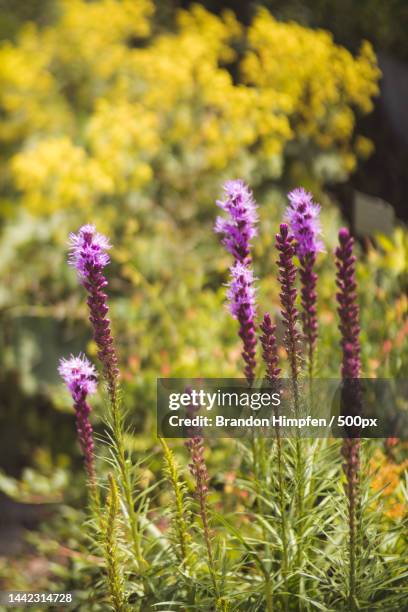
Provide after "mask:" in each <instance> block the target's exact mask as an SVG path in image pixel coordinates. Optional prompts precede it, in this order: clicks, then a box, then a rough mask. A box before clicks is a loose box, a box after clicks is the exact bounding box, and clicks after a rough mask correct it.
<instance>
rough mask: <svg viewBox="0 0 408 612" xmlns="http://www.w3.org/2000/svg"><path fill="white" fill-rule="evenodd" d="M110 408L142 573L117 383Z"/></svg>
mask: <svg viewBox="0 0 408 612" xmlns="http://www.w3.org/2000/svg"><path fill="white" fill-rule="evenodd" d="M109 396H110V407H111V417H112V433H113V438H114V441H115V451H116V459H117V463H118V467H119V474H120V483H121V486H122V490H123V495H124V498H125V502H126V509H127V514H128V519H129V527H130V533H131V538H132V548H133V553H134V555H135V558H136V561H137V564H138V568H139V571H140V572H141V573H143V572H144V570H145V569H146V567H147V562H146V561H145V559H144V558H143V555H142V549H141V537H140V532H139V527H138V522H139V516H138V513H137V512H136V510H135V503H134V499H133V491H132V478H131V474H130V465H129V461H128V459H127V457H126V452H125V444H124V439H123V418H122V415H121V412H120V402H119V398H118V388H117V383H116V382H115V383H114V384H113V385H109Z"/></svg>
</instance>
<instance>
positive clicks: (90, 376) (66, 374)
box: [58, 354, 97, 402]
mask: <svg viewBox="0 0 408 612" xmlns="http://www.w3.org/2000/svg"><path fill="white" fill-rule="evenodd" d="M58 373H59V374H60V376H61V378H62V379H63V380H64V382H65V384H66V385H67V388H68V390H69V392H70V393H71V395H72V397H73V399H74V401H75V402H77V401H80V400H81V399H85V397H86V396H87V395H92V394H93V393H95V392H96V381H97V373H96V370H95V367H94V366H93V365H92V364H91V363H90V361H89V360H88V359H87V358H86V357H85V355H82V354H80V355H78V357H74V356H73V355H71V357H70V358H69V359H60V365H59V368H58Z"/></svg>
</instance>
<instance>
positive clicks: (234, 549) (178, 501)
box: [58, 180, 402, 612]
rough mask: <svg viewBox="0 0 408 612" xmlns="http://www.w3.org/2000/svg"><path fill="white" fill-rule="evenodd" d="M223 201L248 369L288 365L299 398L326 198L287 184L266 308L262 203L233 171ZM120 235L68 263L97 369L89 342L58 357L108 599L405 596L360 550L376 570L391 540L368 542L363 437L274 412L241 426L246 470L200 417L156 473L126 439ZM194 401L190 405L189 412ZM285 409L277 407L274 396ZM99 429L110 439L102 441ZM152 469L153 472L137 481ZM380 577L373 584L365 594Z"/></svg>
mask: <svg viewBox="0 0 408 612" xmlns="http://www.w3.org/2000/svg"><path fill="white" fill-rule="evenodd" d="M217 205H218V207H219V208H220V209H221V210H222V212H223V214H222V215H220V216H218V217H217V219H216V222H215V227H214V231H215V232H216V233H217V234H219V235H220V236H221V242H222V245H223V246H224V247H225V249H226V251H227V252H228V254H229V255H230V256H231V263H230V267H229V279H228V282H227V283H226V300H227V302H228V307H229V313H230V316H231V319H232V321H231V325H235V326H236V330H237V343H238V345H240V346H241V355H242V359H243V374H244V377H245V379H246V382H247V384H248V385H249V386H251V387H255V386H256V385H257V384H258V379H259V377H262V376H264V377H265V379H266V382H267V384H268V385H269V386H270V387H271V388H273V389H278V388H279V385H280V381H281V377H282V375H287V376H289V379H290V381H291V385H292V394H291V397H292V401H293V411H294V414H298V413H299V411H300V408H301V407H300V404H299V402H300V400H299V398H300V391H299V390H300V388H301V386H302V381H303V379H307V380H313V378H314V377H315V376H316V374H318V372H319V364H318V363H317V360H316V351H317V346H318V340H319V337H318V329H319V328H318V314H319V312H318V302H317V293H318V287H319V282H318V281H319V274H318V269H317V268H316V262H317V258H318V256H320V255H322V257H323V254H325V253H326V249H325V247H324V245H323V232H322V228H321V225H320V206H319V205H318V204H316V203H315V202H314V200H313V197H312V195H311V194H310V193H308V192H306V191H305V190H304V189H301V188H299V189H295V190H293V191H291V192H290V193H289V194H288V206H287V208H286V212H285V214H284V216H283V219H282V223H281V224H280V225H279V227H278V228H277V232H276V234H275V241H274V247H273V248H274V257H273V258H271V262H273V261H274V264H273V263H272V264H271V265H275V267H274V276H275V281H276V285H275V286H276V300H275V303H274V304H271V305H270V306H271V307H270V308H269V309H268V312H265V313H263V314H262V313H261V315H260V311H261V310H262V308H261V306H260V303H259V301H258V300H259V292H260V291H259V289H258V288H257V287H256V281H257V279H256V277H255V275H254V269H253V256H252V245H253V241H254V239H255V238H256V237H257V234H258V228H257V224H258V221H259V219H258V206H257V204H256V202H255V199H254V196H253V194H252V192H251V190H250V189H249V187H248V186H247V185H246V184H245V183H244V182H243V181H242V180H231V181H227V182H226V183H225V185H224V195H223V199H221V200H219V201H217ZM338 241H339V243H338V246H337V248H336V250H335V257H334V262H331V263H333V271H334V264H335V266H336V267H337V274H336V275H334V274H332V277H333V285H334V282H335V283H336V284H337V294H336V300H337V314H338V319H339V325H338V331H339V340H338V348H336V347H335V346H334V347H333V351H334V352H338V354H339V357H340V358H341V366H340V368H339V373H340V375H341V377H342V378H343V380H344V381H350V380H354V379H357V378H358V377H359V376H360V375H361V371H362V362H361V343H360V316H359V315H360V312H359V305H358V282H357V279H356V256H355V254H354V252H353V251H354V248H355V245H354V240H353V238H352V236H351V234H350V232H349V230H347V229H345V228H343V229H341V230H340V232H339V236H338ZM112 248H113V247H112V246H111V244H110V240H109V239H108V238H107V237H106V236H104V235H103V234H100V233H99V232H98V231H97V229H96V227H95V226H94V225H84V226H82V227H81V228H80V229H79V230H78V231H77V232H76V233H72V234H71V235H70V240H69V258H68V263H69V264H70V265H71V266H73V267H74V268H75V270H76V272H77V275H78V280H79V283H80V285H81V287H82V290H83V291H85V293H86V301H87V306H88V311H89V321H90V324H91V327H92V334H93V339H94V342H95V345H96V347H97V357H98V361H99V367H100V372H101V374H100V375H99V376H98V374H97V370H96V367H95V366H94V365H92V364H91V363H90V362H89V361H88V359H87V358H86V357H85V356H84V355H83V354H81V355H79V356H77V357H75V356H71V357H70V358H68V359H61V361H60V364H59V367H58V371H59V374H60V375H61V377H62V379H63V380H64V382H65V384H66V386H67V389H68V391H69V393H70V395H71V398H72V403H73V408H74V411H75V416H76V429H77V435H78V441H79V445H80V448H81V451H82V454H83V456H84V463H85V470H86V475H87V478H88V481H89V485H90V491H91V504H90V512H91V513H92V516H93V519H94V520H93V525H94V531H95V534H94V545H95V551H96V553H97V554H100V556H101V557H102V558H103V560H104V564H103V567H104V569H103V571H104V576H105V584H106V595H107V596H106V597H105V599H104V600H103V601H104V602H105V601H108V598H107V597H108V596H109V602H110V603H109V606H110V607H111V608H112V609H114V610H120V611H122V610H126V611H127V610H130V609H135V610H138V611H142V610H147V609H155V607H156V606H161V607H163V609H164V608H166V609H170V607H169V606H171V605H172V603H174V602H177V605H180V609H186V610H188V609H198V610H203V611H208V612H209V611H210V610H215V611H216V612H226V611H227V610H228V611H232V610H237V611H238V610H246V609H248V610H254V611H255V610H265V611H267V612H272V611H273V610H285V611H289V610H309V609H314V607H313V606H314V604H316V609H327V610H329V609H338V610H344V612H345V611H346V610H347V611H348V610H352V611H354V610H357V609H369V607H367V606H369V605H371V604H370V602H371V603H372V602H374V603H375V602H376V601H377V599H378V601H381V597H382V596H383V595H382V594H383V592H384V593H386V597H387V600H389V601H392V602H393V604H394V603H395V602H397V603H398V604H399V603H400V602H401V601H402V596H401V597H400V594H399V592H398V593H397V594H394V593H393V592H391V591H392V589H391V588H388V587H384V588H383V590H382V591H381V592H380V589H379V587H378V588H377V586H376V584H380V582H381V581H380V580H378V578H377V577H376V578H375V580H377V582H376V583H375V584H374V581H373V582H370V576H371V574H370V572H371V569H370V567H369V564H366V565H364V563H365V561H364V559H365V558H366V557H367V554H368V557H367V558H369V559H370V563H371V564H373V563H374V562H375V563H377V565H376V567H377V570H376V571H377V572H380V570H379V569H378V564H379V563H382V562H383V561H382V560H383V558H384V556H383V557H381V555H382V554H383V552H381V551H379V549H378V548H376V547H375V546H373V547H370V543H366V546H365V548H366V550H365V551H363V547H362V546H361V545H360V543H361V541H362V534H361V524H362V520H363V519H362V517H363V515H364V512H366V511H367V509H369V511H371V510H370V508H371V506H370V500H369V498H368V497H367V499H368V501H367V502H365V497H364V486H365V484H364V482H365V481H364V474H363V470H362V459H361V458H362V452H363V444H362V441H361V440H360V439H359V438H358V437H357V438H345V439H344V440H343V441H342V444H341V448H340V446H339V445H338V444H337V442H336V441H331V440H324V441H323V442H322V441H316V440H314V441H310V440H304V439H300V437H295V438H294V439H286V438H284V437H283V436H282V435H281V430H280V427H279V426H278V425H277V426H276V435H275V438H274V439H260V438H259V439H258V438H255V437H253V438H252V439H251V441H250V445H248V446H247V444H246V442H245V440H243V441H239V444H238V445H237V447H236V449H237V450H236V453H234V456H233V457H232V458H231V461H232V463H233V464H234V466H235V468H234V470H235V472H236V473H237V474H238V475H239V476H238V477H237V478H236V480H234V479H235V472H234V475H233V476H232V475H231V472H230V473H228V472H227V473H224V472H223V471H222V470H217V472H216V473H214V462H216V461H217V460H218V459H217V457H218V455H217V452H218V450H217V449H215V448H214V445H212V444H211V443H207V442H206V441H205V439H204V436H203V434H202V432H201V431H197V430H194V435H191V438H190V439H189V440H188V441H187V442H186V444H185V447H184V448H183V446H182V445H181V444H180V443H179V442H178V441H175V442H174V446H173V448H171V446H170V445H169V444H168V443H167V442H166V440H165V439H164V438H162V437H160V438H159V442H160V444H161V449H162V452H163V463H164V479H163V480H160V479H159V480H157V482H154V483H153V484H150V483H149V482H148V480H149V478H150V475H151V472H150V473H149V470H148V468H147V467H146V466H145V465H144V463H143V462H144V458H143V457H141V458H140V460H139V457H137V458H135V455H136V453H135V452H134V451H133V450H132V448H131V447H129V438H130V436H129V429H128V426H127V424H126V419H125V413H124V409H123V404H122V388H121V387H122V383H121V377H120V371H119V370H120V368H119V356H118V352H117V348H116V344H115V340H114V334H113V329H112V325H111V320H110V317H109V296H108V286H109V285H108V275H107V267H108V265H109V263H110V255H109V253H110V252H111V249H112ZM328 257H330V256H328ZM334 277H335V279H334ZM261 303H262V302H261ZM278 304H279V306H278ZM275 305H276V309H274V306H275ZM258 340H259V342H258ZM257 375H259V376H258V377H257ZM98 380H99V381H102V382H104V383H105V388H106V399H107V405H108V410H107V413H106V416H105V417H104V422H105V425H106V432H105V438H103V436H102V437H101V438H99V439H98V441H96V440H95V438H94V434H93V427H92V423H91V418H92V410H91V403H90V398H91V396H92V395H94V394H95V393H97V392H99V391H101V390H102V389H103V385H101V384H97V383H98ZM357 391H358V389H357ZM190 408H191V407H190ZM191 410H192V412H191V414H190V413H188V414H190V416H193V413H194V410H193V409H192V408H191ZM187 412H188V411H187ZM274 414H275V416H276V417H278V416H279V408H278V407H275V408H274ZM99 445H100V447H101V450H103V448H104V446H106V448H107V450H108V452H101V453H100V454H98V452H96V451H95V447H96V446H99ZM228 448H230V447H228ZM159 449H160V447H159ZM137 452H138V453H139V452H140V454H141V451H137ZM183 452H184V453H185V455H184V457H183ZM153 454H154V455H156V448H155V451H154V453H153ZM186 455H188V457H187V456H186ZM97 457H98V459H97ZM153 461H157V457H153ZM180 464H181V465H180ZM107 468H108V470H109V474H108V475H107V474H106V469H107ZM146 472H147V473H148V476H147V477H146ZM140 474H142V475H143V474H144V475H145V476H144V478H145V480H146V481H147V484H142V483H141V480H140ZM339 481H341V482H342V483H343V485H344V486H343V487H339V486H338V484H337V483H338V482H339ZM231 482H232V483H233V484H231ZM214 485H215V486H214ZM166 487H168V488H170V491H171V495H172V497H171V500H170V502H167V505H166V509H165V510H164V511H163V509H162V508H160V499H161V497H162V496H164V495H167V493H168V492H167V488H166ZM222 487H224V488H225V491H226V490H227V488H228V491H230V493H228V495H230V499H231V497H232V496H234V495H235V496H236V499H237V500H238V502H237V503H236V504H235V505H233V506H232V511H229V509H228V495H224V497H220V496H219V490H220V489H221V488H222ZM158 500H159V501H158ZM155 502H157V504H156V506H155V505H154V504H155ZM237 508H239V511H238V510H237ZM230 509H231V507H230ZM346 531H347V533H348V536H347V538H345V536H344V534H345V532H346ZM333 547H334V548H333ZM334 549H335V550H334ZM317 551H319V552H318V554H317ZM367 551H369V552H368V553H367ZM387 551H388V549H387ZM387 551H386V552H384V554H385V555H386V554H388V552H387ZM364 555H365V556H364ZM388 562H390V561H389V559H388V561H387V563H388ZM384 567H385V566H384ZM393 567H394V566H393ZM384 571H385V570H384ZM398 571H399V570H398ZM386 572H388V569H387V570H386ZM378 575H379V574H377V576H378ZM384 575H385V574H384ZM387 576H388V574H387ZM398 576H399V577H400V576H401V572H400V573H399V574H398ZM387 580H389V578H387ZM368 583H369V584H371V585H372V593H369V594H368V595H367V587H366V585H367V584H368ZM398 584H399V583H398ZM163 585H164V586H163ZM384 589H385V590H384ZM373 593H374V594H375V595H374V596H373ZM376 598H377V599H376ZM169 602H170V603H169ZM325 606H327V607H325ZM364 606H365V607H364ZM384 609H386V608H384Z"/></svg>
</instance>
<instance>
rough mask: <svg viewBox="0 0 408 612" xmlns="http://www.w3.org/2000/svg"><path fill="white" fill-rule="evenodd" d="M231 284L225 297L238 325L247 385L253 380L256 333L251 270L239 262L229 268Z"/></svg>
mask: <svg viewBox="0 0 408 612" xmlns="http://www.w3.org/2000/svg"><path fill="white" fill-rule="evenodd" d="M231 277H232V278H231V282H230V283H229V289H228V292H227V297H228V300H229V302H230V310H231V314H232V316H233V317H234V318H235V319H238V321H239V323H240V330H239V335H240V338H241V340H242V343H243V350H242V357H243V359H244V361H245V364H246V365H245V376H246V378H247V381H248V383H249V384H252V382H253V381H254V378H255V367H256V358H255V355H256V331H255V315H256V309H255V288H254V286H253V285H254V276H253V273H252V270H251V269H250V268H247V267H246V266H245V265H243V264H242V263H240V262H236V263H235V264H234V265H233V266H232V267H231Z"/></svg>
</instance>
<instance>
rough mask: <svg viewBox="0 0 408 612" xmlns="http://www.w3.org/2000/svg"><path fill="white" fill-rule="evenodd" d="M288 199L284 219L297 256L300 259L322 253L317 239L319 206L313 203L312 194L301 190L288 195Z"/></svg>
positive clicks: (319, 230) (321, 246)
mask: <svg viewBox="0 0 408 612" xmlns="http://www.w3.org/2000/svg"><path fill="white" fill-rule="evenodd" d="M288 198H289V202H290V204H289V206H288V207H287V209H286V215H285V217H286V220H287V221H288V223H289V225H290V228H291V231H292V234H293V236H294V238H295V240H296V253H297V255H298V256H299V257H300V258H301V259H302V258H304V257H306V256H307V255H316V254H317V253H323V252H324V246H323V243H322V241H321V240H320V239H319V236H321V233H322V230H321V227H320V220H319V215H320V206H319V204H316V203H315V202H313V197H312V194H311V193H308V192H307V191H305V190H304V189H302V188H299V189H294V190H293V191H291V192H290V193H288Z"/></svg>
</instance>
